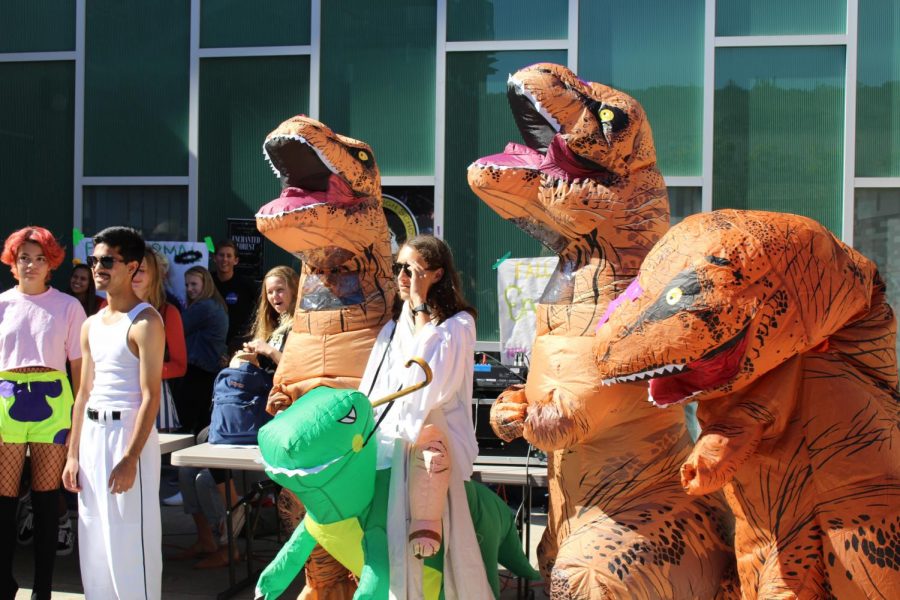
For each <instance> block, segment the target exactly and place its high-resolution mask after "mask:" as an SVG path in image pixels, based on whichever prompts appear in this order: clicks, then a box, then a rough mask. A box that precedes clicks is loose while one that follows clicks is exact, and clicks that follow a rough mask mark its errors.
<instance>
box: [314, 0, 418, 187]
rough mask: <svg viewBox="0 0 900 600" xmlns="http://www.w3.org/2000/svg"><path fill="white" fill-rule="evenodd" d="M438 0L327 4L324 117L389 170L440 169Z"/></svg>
mask: <svg viewBox="0 0 900 600" xmlns="http://www.w3.org/2000/svg"><path fill="white" fill-rule="evenodd" d="M435 18H436V17H435V8H434V1H433V0H394V1H392V2H389V3H386V2H383V3H379V2H371V1H370V0H344V1H342V2H323V3H322V61H321V72H322V76H321V79H320V81H321V92H320V98H321V102H320V106H321V110H320V117H321V120H322V121H323V122H324V123H326V124H327V125H328V126H329V127H331V128H332V129H333V130H335V131H337V132H339V133H343V134H345V135H349V136H351V137H354V138H358V139H360V140H364V141H365V142H366V143H368V144H369V145H370V146H372V149H373V150H374V151H375V158H376V160H377V161H378V166H379V168H380V169H381V174H382V175H433V174H434V56H435V28H436V24H435Z"/></svg>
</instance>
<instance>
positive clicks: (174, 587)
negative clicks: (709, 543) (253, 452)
mask: <svg viewBox="0 0 900 600" xmlns="http://www.w3.org/2000/svg"><path fill="white" fill-rule="evenodd" d="M163 485H164V486H165V485H166V484H165V482H164V484H163ZM169 492H170V489H164V490H163V493H164V494H165V495H168V493H169ZM162 521H163V582H162V583H163V585H162V590H163V593H162V597H163V599H164V600H201V599H211V598H216V597H217V595H218V593H219V592H221V591H222V590H224V589H226V588H227V587H228V569H227V568H220V569H205V570H201V569H195V568H193V563H194V561H179V560H176V559H175V558H174V556H175V555H176V554H178V553H179V552H180V551H181V550H183V549H184V548H186V547H187V546H189V545H190V544H191V543H192V542H193V541H194V539H195V534H194V524H193V520H192V519H191V518H190V517H189V516H188V515H185V514H184V512H183V510H182V508H181V507H180V506H178V507H175V506H163V507H162ZM536 521H540V522H541V523H543V521H542V520H541V519H536ZM260 529H261V534H262V535H261V536H259V537H258V538H257V539H256V540H255V541H254V555H255V556H256V560H255V562H254V567H255V568H257V569H262V568H263V567H264V566H265V565H266V564H268V562H269V561H270V560H271V559H272V558H273V557H274V555H275V553H276V552H277V551H278V549H279V545H278V543H277V541H276V536H275V533H274V531H275V528H274V509H264V510H263V511H262V513H261V518H260ZM542 531H543V525H542V524H536V525H532V536H531V546H532V551H531V554H530V556H531V557H532V562H534V556H535V554H534V548H535V547H536V545H537V542H538V539H539V538H540V535H541V532H542ZM241 544H243V540H241ZM32 556H33V554H32V547H31V546H19V547H18V548H17V549H16V560H15V574H16V578H17V580H18V581H19V585H22V586H28V587H30V585H31V579H32V573H33V571H32V560H33V559H32ZM241 566H242V567H243V568H242V569H240V570H239V571H238V577H239V578H240V576H241V574H242V573H243V574H244V575H246V572H247V571H246V563H241ZM302 583H303V582H302V576H301V577H299V578H298V579H297V580H296V581H295V582H294V585H293V586H291V588H289V589H288V591H287V592H286V593H285V594H284V595H283V597H284V598H296V596H297V594H298V593H299V592H300V589H301V588H302ZM53 584H54V585H53V588H54V592H53V598H54V599H55V600H74V599H79V600H82V599H83V598H84V592H83V589H82V585H81V574H80V570H79V567H78V552H77V549H76V550H75V551H74V552H73V553H72V554H71V555H69V556H64V557H57V560H56V573H55V574H54V578H53ZM30 597H31V591H30V590H29V589H26V588H25V587H23V588H22V589H20V590H19V593H18V595H17V596H16V600H28V599H29V598H30ZM515 597H516V595H515V580H511V581H510V582H509V584H508V589H506V590H504V592H503V594H502V595H501V598H502V599H503V600H512V599H513V598H515ZM545 597H546V596H544V595H543V593H540V592H539V593H538V594H537V598H538V599H540V598H545ZM233 598H235V599H236V600H250V599H252V598H253V586H252V585H251V586H247V588H245V589H244V590H242V591H241V592H240V593H238V594H236V595H235V596H233Z"/></svg>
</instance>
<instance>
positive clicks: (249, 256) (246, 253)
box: [228, 219, 265, 281]
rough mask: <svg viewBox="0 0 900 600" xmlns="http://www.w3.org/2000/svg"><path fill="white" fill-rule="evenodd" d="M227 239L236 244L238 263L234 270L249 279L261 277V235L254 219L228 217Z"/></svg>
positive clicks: (262, 262) (262, 263) (262, 265)
mask: <svg viewBox="0 0 900 600" xmlns="http://www.w3.org/2000/svg"><path fill="white" fill-rule="evenodd" d="M228 239H230V240H231V241H232V242H234V245H235V246H237V256H238V264H237V265H235V267H234V270H235V271H237V272H238V273H240V274H241V275H245V276H247V277H249V278H250V279H253V280H255V281H259V280H261V279H262V277H263V268H264V261H265V257H264V252H263V236H262V234H261V233H260V232H259V230H257V229H256V219H228Z"/></svg>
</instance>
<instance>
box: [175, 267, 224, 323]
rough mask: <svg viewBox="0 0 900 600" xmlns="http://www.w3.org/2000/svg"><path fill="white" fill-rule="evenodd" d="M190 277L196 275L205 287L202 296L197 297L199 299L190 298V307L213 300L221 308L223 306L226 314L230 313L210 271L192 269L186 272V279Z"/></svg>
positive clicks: (202, 288) (201, 289)
mask: <svg viewBox="0 0 900 600" xmlns="http://www.w3.org/2000/svg"><path fill="white" fill-rule="evenodd" d="M188 275H195V276H197V277H199V278H200V280H201V281H203V286H202V287H201V288H200V295H199V296H197V298H196V299H194V300H191V299H190V298H188V306H190V305H191V304H193V303H195V302H200V301H201V300H206V299H207V298H212V299H213V300H215V301H216V303H217V304H218V305H219V306H221V307H222V308H223V309H224V310H225V312H226V313H227V312H228V305H227V304H225V300H223V299H222V295H221V294H220V293H219V290H218V289H216V284H215V283H214V282H213V278H212V275H210V274H209V271H208V270H206V268H205V267H201V266H194V267H191V268H190V269H188V270H187V271H185V272H184V277H185V279H187V276H188Z"/></svg>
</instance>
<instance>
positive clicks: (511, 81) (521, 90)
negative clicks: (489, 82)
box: [506, 75, 561, 132]
mask: <svg viewBox="0 0 900 600" xmlns="http://www.w3.org/2000/svg"><path fill="white" fill-rule="evenodd" d="M506 83H507V85H514V86H515V87H516V92H517V93H518V94H519V95H521V96H525V97H526V98H528V100H529V102H531V105H532V106H533V107H534V110H536V111H537V113H538V114H539V115H541V116H542V117H544V120H546V121H547V124H548V125H550V126H551V127H553V129H554V130H556V131H557V132H559V130H560V129H561V126H560V124H559V121H557V120H556V119H554V118H553V116H552V115H551V114H550V113H548V112H547V111H546V109H544V107H543V106H541V103H540V101H539V100H538V99H537V98H535V97H534V95H533V94H532V93H531V92H530V91H528V89H527V88H526V87H525V84H524V83H523V82H521V81H519V80H518V79H516V78H515V77H513V76H512V75H510V76H509V78H508V79H507V80H506Z"/></svg>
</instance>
